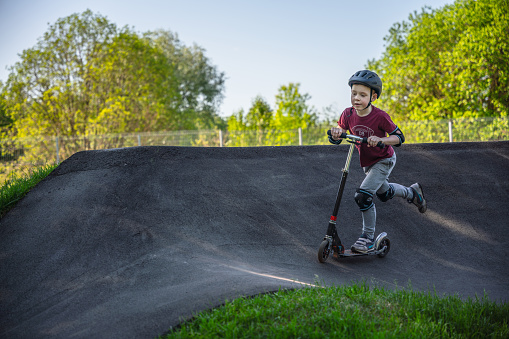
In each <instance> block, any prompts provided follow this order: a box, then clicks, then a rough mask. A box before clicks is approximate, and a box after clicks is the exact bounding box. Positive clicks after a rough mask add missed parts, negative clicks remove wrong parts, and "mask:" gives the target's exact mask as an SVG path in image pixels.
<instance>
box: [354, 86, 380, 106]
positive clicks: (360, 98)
mask: <svg viewBox="0 0 509 339" xmlns="http://www.w3.org/2000/svg"><path fill="white" fill-rule="evenodd" d="M370 96H371V88H369V87H367V86H364V85H360V84H353V85H352V93H351V97H350V100H351V102H352V106H353V107H354V108H355V109H357V110H362V109H364V108H366V106H368V104H369V102H370V99H371V98H370ZM375 100H376V93H373V101H375Z"/></svg>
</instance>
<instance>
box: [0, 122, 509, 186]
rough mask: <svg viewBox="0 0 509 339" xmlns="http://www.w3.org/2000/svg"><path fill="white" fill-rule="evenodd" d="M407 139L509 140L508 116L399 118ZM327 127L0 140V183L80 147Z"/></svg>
mask: <svg viewBox="0 0 509 339" xmlns="http://www.w3.org/2000/svg"><path fill="white" fill-rule="evenodd" d="M399 127H400V128H401V130H402V131H403V132H404V133H405V137H406V142H407V143H422V142H455V141H493V140H509V118H508V117H496V118H480V119H455V120H440V121H408V122H403V123H399ZM329 128H330V126H321V127H313V128H306V129H300V128H299V129H296V130H290V131H275V130H260V131H252V130H250V131H221V130H199V131H171V132H157V133H130V134H110V135H89V136H81V137H80V136H76V137H61V136H60V137H34V138H18V139H1V140H0V182H4V180H5V179H6V178H8V177H9V176H14V175H17V174H19V173H21V172H24V171H25V172H26V171H27V170H30V168H33V167H35V166H43V165H47V164H55V163H56V164H58V163H60V162H62V161H64V160H65V159H67V158H68V157H70V156H71V155H72V154H74V153H76V152H79V151H84V150H96V149H111V148H123V147H133V146H187V147H250V146H293V145H325V144H328V140H327V138H326V134H325V133H326V130H327V129H329Z"/></svg>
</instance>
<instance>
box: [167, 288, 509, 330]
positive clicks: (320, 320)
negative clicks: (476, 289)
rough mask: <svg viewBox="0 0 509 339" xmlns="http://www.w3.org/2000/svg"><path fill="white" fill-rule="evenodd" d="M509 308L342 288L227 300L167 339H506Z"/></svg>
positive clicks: (430, 295) (449, 298)
mask: <svg viewBox="0 0 509 339" xmlns="http://www.w3.org/2000/svg"><path fill="white" fill-rule="evenodd" d="M508 321H509V305H508V304H507V303H503V304H497V303H494V302H492V301H490V300H489V299H488V297H486V296H484V297H483V298H475V299H467V300H462V299H461V298H459V297H457V296H443V297H439V296H437V295H436V294H435V293H431V292H415V291H412V290H411V289H406V290H387V289H383V288H377V287H374V288H371V287H370V286H369V285H368V284H366V283H360V284H351V285H347V286H340V287H326V288H311V287H310V288H303V289H297V290H280V291H278V292H277V293H274V294H265V295H259V296H256V297H253V298H239V299H235V300H233V301H227V302H226V304H225V305H224V306H222V307H220V308H217V309H212V310H209V311H206V312H203V313H200V314H198V315H196V316H195V317H194V318H193V319H192V320H190V321H189V322H184V323H183V324H181V325H180V326H178V327H177V328H175V329H173V331H171V332H170V333H169V334H168V335H167V336H165V337H164V338H326V337H330V338H341V337H346V338H509V328H508Z"/></svg>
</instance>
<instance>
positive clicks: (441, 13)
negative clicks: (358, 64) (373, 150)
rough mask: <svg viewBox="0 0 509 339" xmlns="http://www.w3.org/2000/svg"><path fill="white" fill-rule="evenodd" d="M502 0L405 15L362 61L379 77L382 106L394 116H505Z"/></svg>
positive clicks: (461, 0) (507, 67)
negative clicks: (376, 55)
mask: <svg viewBox="0 0 509 339" xmlns="http://www.w3.org/2000/svg"><path fill="white" fill-rule="evenodd" d="M508 33H509V2H507V1H505V0H457V1H456V2H455V3H454V4H452V5H447V6H444V7H443V8H441V9H437V10H432V9H430V8H423V9H422V12H421V13H417V12H415V13H413V14H411V15H410V16H409V22H403V23H397V24H394V25H393V27H392V28H391V29H390V31H389V35H388V36H386V37H385V39H384V40H385V41H386V46H385V51H384V53H383V55H382V57H381V58H380V59H379V60H370V61H369V62H368V68H370V69H373V70H374V71H376V72H377V73H379V75H380V76H381V77H382V79H383V83H384V91H383V93H382V97H381V99H380V101H379V105H380V107H381V108H383V109H385V110H387V111H388V112H390V113H391V115H393V116H394V117H395V119H401V120H407V119H410V120H422V119H424V120H427V119H444V118H458V117H483V116H507V111H508V109H509V94H508V93H509V91H507V88H508V86H509V43H508V41H507V34H508Z"/></svg>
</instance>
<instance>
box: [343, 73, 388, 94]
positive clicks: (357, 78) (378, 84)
mask: <svg viewBox="0 0 509 339" xmlns="http://www.w3.org/2000/svg"><path fill="white" fill-rule="evenodd" d="M354 84H360V85H364V86H367V87H369V88H371V89H372V90H374V91H375V93H376V94H377V97H378V98H380V95H381V94H382V80H381V79H380V77H379V76H378V74H376V73H375V72H372V71H368V70H363V71H358V72H356V73H355V74H354V75H352V76H351V77H350V79H349V80H348V86H350V88H351V87H352V85H354Z"/></svg>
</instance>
